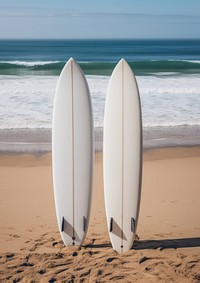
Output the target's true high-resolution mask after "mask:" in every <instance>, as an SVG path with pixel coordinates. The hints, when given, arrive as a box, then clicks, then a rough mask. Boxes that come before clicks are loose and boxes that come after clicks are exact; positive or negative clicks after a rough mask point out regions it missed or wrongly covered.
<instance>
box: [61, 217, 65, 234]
mask: <svg viewBox="0 0 200 283" xmlns="http://www.w3.org/2000/svg"><path fill="white" fill-rule="evenodd" d="M64 224H65V218H64V217H63V218H62V224H61V232H63V231H64Z"/></svg>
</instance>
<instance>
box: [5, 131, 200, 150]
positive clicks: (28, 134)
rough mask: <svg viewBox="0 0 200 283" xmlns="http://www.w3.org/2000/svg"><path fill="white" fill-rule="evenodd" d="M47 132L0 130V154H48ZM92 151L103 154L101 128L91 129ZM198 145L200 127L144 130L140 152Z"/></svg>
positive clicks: (49, 132)
mask: <svg viewBox="0 0 200 283" xmlns="http://www.w3.org/2000/svg"><path fill="white" fill-rule="evenodd" d="M51 136H52V131H51V129H47V128H42V129H39V128H38V129H1V130H0V154H18V153H34V154H36V155H37V154H43V153H47V152H51V148H52V144H51ZM94 140H95V151H96V152H101V151H102V150H103V128H102V127H96V128H94ZM199 145H200V126H171V127H161V126H159V127H144V128H143V151H144V152H145V151H146V150H150V149H156V148H166V147H193V146H199Z"/></svg>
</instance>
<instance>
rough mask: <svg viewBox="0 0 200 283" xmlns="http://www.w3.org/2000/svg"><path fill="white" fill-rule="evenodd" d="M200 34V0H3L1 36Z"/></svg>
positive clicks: (86, 36) (184, 35) (186, 36)
mask: <svg viewBox="0 0 200 283" xmlns="http://www.w3.org/2000/svg"><path fill="white" fill-rule="evenodd" d="M32 38H38V39H47V38H55V39H56V38H61V39H72V38H75V39H77V38H85V39H87V38H95V39H96V38H99V39H100V38H200V0H137V1H136V0H70V1H69V0H0V39H32Z"/></svg>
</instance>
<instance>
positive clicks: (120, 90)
mask: <svg viewBox="0 0 200 283" xmlns="http://www.w3.org/2000/svg"><path fill="white" fill-rule="evenodd" d="M103 149H104V161H103V163H104V195H105V207H106V217H107V225H108V230H109V236H110V239H111V243H112V246H113V248H114V250H116V251H117V252H119V253H122V252H126V251H128V250H129V249H131V247H132V245H133V241H134V237H135V234H136V228H137V222H138V214H139V205H140V195H141V180H142V118H141V105H140V97H139V91H138V87H137V82H136V79H135V77H134V74H133V72H132V70H131V68H130V67H129V65H128V64H127V62H126V61H125V60H124V59H122V60H121V61H120V62H119V63H118V64H117V66H116V67H115V69H114V71H113V73H112V75H111V78H110V81H109V86H108V92H107V97H106V106H105V116H104V141H103Z"/></svg>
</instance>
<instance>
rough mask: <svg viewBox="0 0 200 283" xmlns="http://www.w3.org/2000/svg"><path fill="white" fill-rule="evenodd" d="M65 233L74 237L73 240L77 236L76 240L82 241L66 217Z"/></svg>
mask: <svg viewBox="0 0 200 283" xmlns="http://www.w3.org/2000/svg"><path fill="white" fill-rule="evenodd" d="M62 225H63V231H62V232H63V233H65V234H67V235H68V236H69V237H71V238H72V240H73V237H75V239H74V240H75V241H76V242H80V241H81V240H80V238H79V236H78V234H77V233H76V231H75V229H74V227H73V226H72V225H71V224H70V223H69V222H68V221H67V220H66V219H63V223H62Z"/></svg>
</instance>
